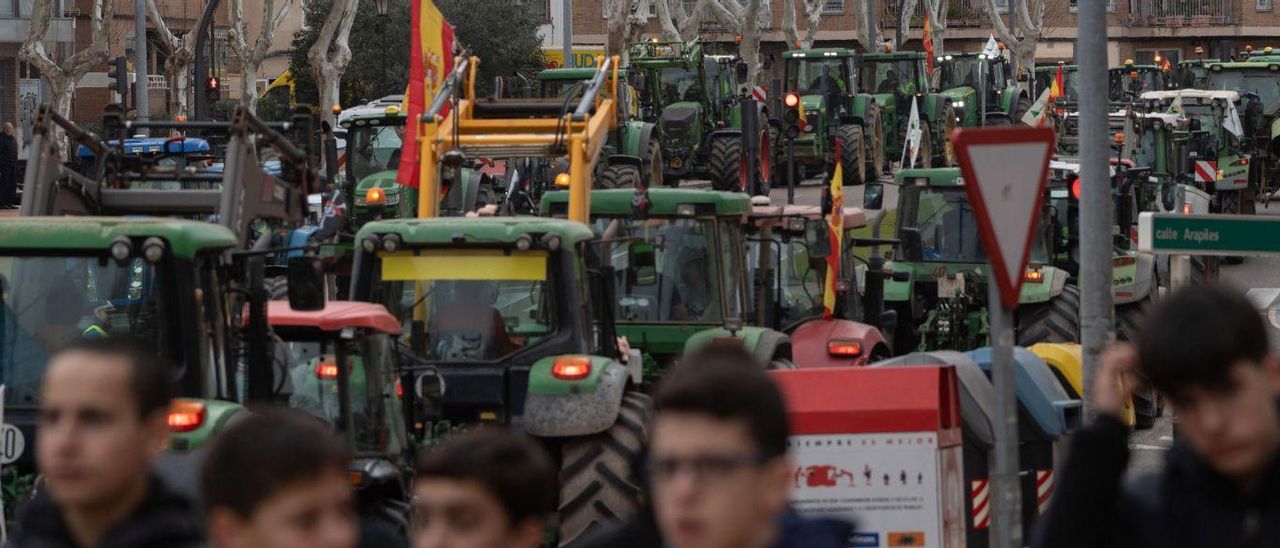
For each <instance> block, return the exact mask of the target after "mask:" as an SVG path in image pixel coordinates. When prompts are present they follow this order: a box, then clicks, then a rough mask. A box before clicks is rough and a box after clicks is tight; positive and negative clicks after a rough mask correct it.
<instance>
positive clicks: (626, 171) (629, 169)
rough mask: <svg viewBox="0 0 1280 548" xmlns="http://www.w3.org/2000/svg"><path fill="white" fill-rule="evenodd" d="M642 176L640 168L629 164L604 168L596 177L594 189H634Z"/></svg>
mask: <svg viewBox="0 0 1280 548" xmlns="http://www.w3.org/2000/svg"><path fill="white" fill-rule="evenodd" d="M642 176H643V175H642V174H641V173H640V168H639V167H636V166H633V165H630V164H613V165H607V166H604V168H602V169H601V170H600V175H599V176H597V177H596V184H595V185H594V186H595V188H635V186H636V184H637V183H639V182H640V180H641V177H642Z"/></svg>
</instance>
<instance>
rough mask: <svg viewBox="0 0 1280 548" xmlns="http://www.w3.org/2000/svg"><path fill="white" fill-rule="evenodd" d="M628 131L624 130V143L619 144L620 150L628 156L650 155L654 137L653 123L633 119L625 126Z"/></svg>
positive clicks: (645, 156) (644, 156) (646, 156)
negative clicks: (650, 143) (651, 141)
mask: <svg viewBox="0 0 1280 548" xmlns="http://www.w3.org/2000/svg"><path fill="white" fill-rule="evenodd" d="M624 127H625V128H626V131H624V132H623V137H622V143H620V144H619V146H618V152H619V153H620V154H625V155H627V156H635V157H637V158H648V157H649V142H650V139H653V128H654V127H655V126H654V125H653V124H652V123H649V122H641V121H639V120H632V121H630V122H627V123H626V125H625V126H624Z"/></svg>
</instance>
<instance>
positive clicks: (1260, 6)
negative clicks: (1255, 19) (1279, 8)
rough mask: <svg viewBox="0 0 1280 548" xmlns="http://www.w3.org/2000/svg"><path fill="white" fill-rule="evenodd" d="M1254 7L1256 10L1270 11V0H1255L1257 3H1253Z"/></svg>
mask: <svg viewBox="0 0 1280 548" xmlns="http://www.w3.org/2000/svg"><path fill="white" fill-rule="evenodd" d="M1254 9H1255V10H1257V11H1271V0H1257V3H1256V4H1254Z"/></svg>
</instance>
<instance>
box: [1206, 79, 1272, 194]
mask: <svg viewBox="0 0 1280 548" xmlns="http://www.w3.org/2000/svg"><path fill="white" fill-rule="evenodd" d="M1208 69H1209V72H1208V74H1207V75H1206V79H1205V86H1204V88H1205V89H1207V90H1212V91H1233V92H1237V93H1239V94H1240V100H1241V102H1242V103H1243V105H1242V107H1243V108H1239V109H1238V116H1239V118H1240V121H1241V123H1242V125H1243V126H1244V134H1245V138H1244V140H1245V141H1246V142H1245V143H1243V144H1242V145H1241V146H1240V148H1241V149H1242V150H1245V151H1251V152H1253V153H1254V154H1255V156H1254V157H1253V159H1252V160H1251V161H1250V162H1249V179H1250V180H1251V181H1257V183H1256V185H1255V184H1250V186H1249V188H1247V189H1244V190H1243V191H1242V192H1241V195H1240V196H1239V205H1238V206H1235V205H1234V204H1230V203H1223V204H1222V205H1221V210H1222V211H1223V212H1231V211H1235V212H1239V213H1253V212H1254V210H1255V203H1254V202H1255V201H1265V200H1267V199H1268V198H1269V197H1270V196H1271V194H1272V193H1273V192H1275V191H1276V190H1277V189H1278V188H1280V62H1268V63H1264V62H1252V61H1243V62H1221V63H1208Z"/></svg>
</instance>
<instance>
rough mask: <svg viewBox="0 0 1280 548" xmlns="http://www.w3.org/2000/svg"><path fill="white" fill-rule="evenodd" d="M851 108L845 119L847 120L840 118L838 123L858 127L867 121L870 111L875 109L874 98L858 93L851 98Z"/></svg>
mask: <svg viewBox="0 0 1280 548" xmlns="http://www.w3.org/2000/svg"><path fill="white" fill-rule="evenodd" d="M852 107H853V108H852V109H851V110H852V112H850V116H847V117H846V118H848V119H843V118H842V119H841V120H840V122H841V123H849V122H853V123H856V124H858V125H862V124H863V123H864V122H865V121H866V120H867V118H868V117H869V116H870V115H871V109H874V108H876V101H875V98H874V97H872V96H870V95H867V94H865V93H860V94H857V95H854V96H853V102H852Z"/></svg>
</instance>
